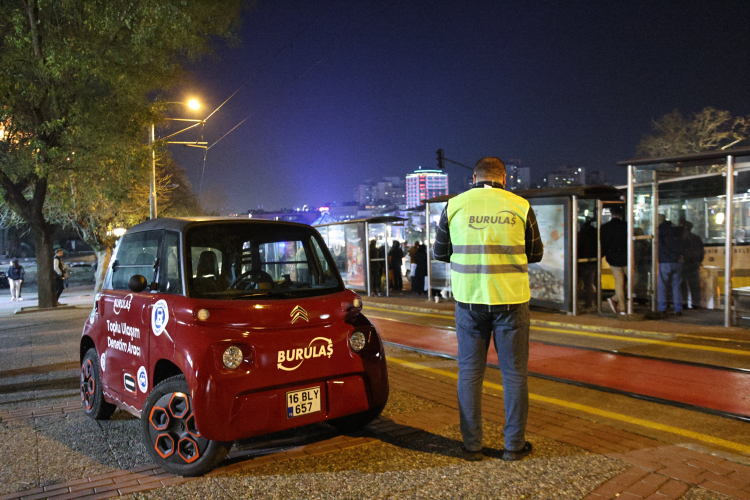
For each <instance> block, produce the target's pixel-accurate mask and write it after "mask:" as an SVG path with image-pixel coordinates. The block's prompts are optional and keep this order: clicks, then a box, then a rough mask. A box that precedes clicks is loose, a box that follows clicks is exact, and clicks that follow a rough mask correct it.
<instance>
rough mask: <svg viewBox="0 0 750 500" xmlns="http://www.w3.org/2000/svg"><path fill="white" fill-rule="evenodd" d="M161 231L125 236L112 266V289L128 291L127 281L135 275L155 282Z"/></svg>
mask: <svg viewBox="0 0 750 500" xmlns="http://www.w3.org/2000/svg"><path fill="white" fill-rule="evenodd" d="M162 235H163V231H144V232H141V233H133V234H126V235H125V236H123V237H122V241H121V242H120V246H119V248H118V250H117V259H116V260H115V262H114V264H113V265H112V289H114V290H128V280H130V278H131V277H132V276H135V275H136V274H140V275H141V276H143V277H145V278H146V281H148V282H149V283H151V282H153V281H156V280H157V273H158V259H157V256H158V255H159V245H160V243H161V240H162Z"/></svg>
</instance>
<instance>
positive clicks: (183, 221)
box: [127, 217, 314, 234]
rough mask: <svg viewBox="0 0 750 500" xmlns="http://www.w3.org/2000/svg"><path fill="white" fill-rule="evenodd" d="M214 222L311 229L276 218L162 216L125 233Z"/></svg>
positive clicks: (304, 225) (182, 228)
mask: <svg viewBox="0 0 750 500" xmlns="http://www.w3.org/2000/svg"><path fill="white" fill-rule="evenodd" d="M211 222H214V223H216V224H226V223H234V224H251V225H256V226H260V225H272V226H288V227H295V228H307V229H313V230H314V228H313V227H312V226H309V225H307V224H300V223H297V222H287V221H278V220H264V219H243V218H240V217H162V218H157V219H152V220H147V221H146V222H141V223H140V224H137V225H135V226H133V227H131V228H130V229H128V231H127V233H128V234H130V233H139V232H141V231H153V230H157V229H170V230H172V231H180V232H184V231H185V230H186V229H188V228H189V227H191V226H195V225H203V224H205V223H211Z"/></svg>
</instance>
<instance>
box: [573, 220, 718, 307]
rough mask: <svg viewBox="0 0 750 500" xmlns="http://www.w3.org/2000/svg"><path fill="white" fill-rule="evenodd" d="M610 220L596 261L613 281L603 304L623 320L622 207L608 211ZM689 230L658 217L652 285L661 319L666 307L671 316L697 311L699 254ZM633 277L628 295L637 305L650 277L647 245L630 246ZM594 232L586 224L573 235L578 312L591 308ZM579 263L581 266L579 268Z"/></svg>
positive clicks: (624, 259)
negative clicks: (579, 287) (599, 260)
mask: <svg viewBox="0 0 750 500" xmlns="http://www.w3.org/2000/svg"><path fill="white" fill-rule="evenodd" d="M610 213H611V215H612V219H611V220H610V221H609V222H607V223H606V224H602V227H601V231H600V238H601V249H602V257H604V258H606V259H607V263H608V264H609V267H610V269H611V270H612V276H613V277H614V280H615V295H614V297H611V298H609V299H608V302H609V306H610V308H611V309H612V312H614V313H615V314H626V312H627V310H628V307H627V306H628V304H627V299H626V294H625V287H626V285H627V281H626V279H627V269H628V228H627V223H626V222H625V220H624V219H623V207H622V205H614V206H612V208H611V209H610ZM692 229H693V224H692V223H691V222H690V221H688V220H684V219H680V220H679V221H678V224H677V225H675V224H673V223H672V222H671V221H668V220H667V218H666V216H665V215H663V214H659V227H658V229H657V238H658V241H657V246H658V249H659V253H658V255H659V272H658V280H657V292H658V311H659V312H660V313H661V314H666V313H667V308H668V305H669V304H672V307H673V310H674V313H675V314H676V315H678V316H679V315H682V310H683V309H684V308H686V307H688V299H689V305H690V307H691V308H692V309H699V308H700V304H701V282H700V268H701V264H702V262H703V257H704V254H705V250H704V247H703V241H702V240H701V238H700V236H698V235H696V234H693V232H692ZM634 232H635V236H642V235H643V234H644V231H643V229H642V228H635V231H634ZM634 253H635V255H634V257H635V272H634V276H633V289H634V290H635V293H634V295H635V297H636V298H637V300H639V301H644V302H645V301H646V300H647V298H646V297H647V295H648V274H649V272H650V271H651V264H652V260H651V245H650V243H649V242H648V240H636V241H635V245H634ZM596 257H597V231H596V228H595V227H594V226H593V225H592V221H591V220H587V221H586V222H584V224H583V225H582V227H581V229H580V231H579V232H578V259H579V264H578V278H579V283H581V285H582V289H583V293H582V295H583V297H582V298H583V301H584V312H585V311H586V310H587V309H591V308H593V307H594V304H595V300H596V283H595V282H596V270H597V262H596ZM582 260H583V262H581V261H582Z"/></svg>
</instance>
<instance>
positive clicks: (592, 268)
mask: <svg viewBox="0 0 750 500" xmlns="http://www.w3.org/2000/svg"><path fill="white" fill-rule="evenodd" d="M596 238H597V234H596V228H595V227H594V226H593V225H592V224H591V219H586V222H584V223H583V225H582V226H581V230H580V231H578V281H579V282H580V283H581V284H582V286H583V293H582V295H583V308H584V312H587V311H586V310H587V309H591V308H592V307H593V306H594V301H595V300H596V268H597V266H596V255H597V241H596ZM582 260H584V261H586V262H581V261H582Z"/></svg>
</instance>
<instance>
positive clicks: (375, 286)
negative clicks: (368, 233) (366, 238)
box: [370, 240, 383, 295]
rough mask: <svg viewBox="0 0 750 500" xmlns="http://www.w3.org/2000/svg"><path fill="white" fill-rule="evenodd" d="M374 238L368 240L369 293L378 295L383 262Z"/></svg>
mask: <svg viewBox="0 0 750 500" xmlns="http://www.w3.org/2000/svg"><path fill="white" fill-rule="evenodd" d="M381 259H382V257H381V256H380V252H379V250H378V244H377V241H375V240H370V293H371V294H373V295H380V291H381V290H382V288H381V287H380V285H381V281H382V279H383V262H382V261H381Z"/></svg>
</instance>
